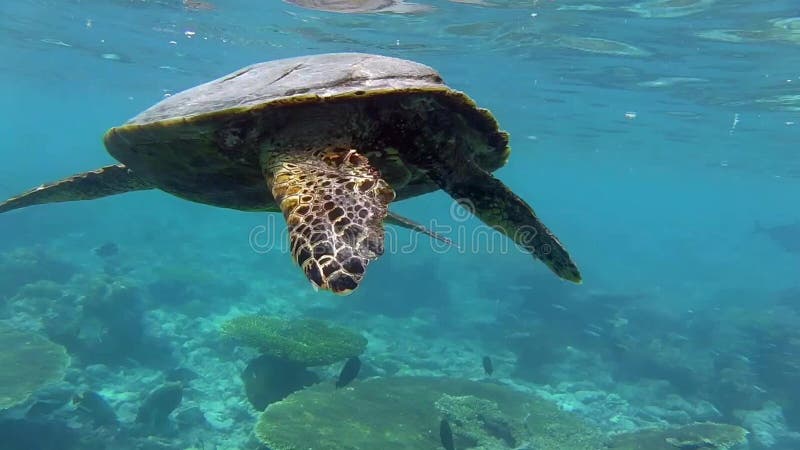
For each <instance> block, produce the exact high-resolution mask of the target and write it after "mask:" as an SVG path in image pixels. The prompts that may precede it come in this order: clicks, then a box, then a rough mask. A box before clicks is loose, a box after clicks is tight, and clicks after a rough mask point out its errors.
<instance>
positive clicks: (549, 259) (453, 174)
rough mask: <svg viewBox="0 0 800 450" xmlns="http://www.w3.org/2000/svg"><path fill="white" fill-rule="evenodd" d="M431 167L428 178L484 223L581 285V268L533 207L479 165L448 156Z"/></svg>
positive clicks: (561, 275) (563, 276)
mask: <svg viewBox="0 0 800 450" xmlns="http://www.w3.org/2000/svg"><path fill="white" fill-rule="evenodd" d="M441 154H442V155H447V157H446V158H442V159H439V160H438V164H435V166H434V167H429V170H428V175H429V176H430V177H431V178H433V179H434V180H435V181H436V183H437V184H438V185H439V186H440V187H441V188H442V189H443V190H444V191H446V192H447V193H448V194H450V196H451V197H453V199H455V200H456V201H457V202H459V203H460V204H461V205H462V206H463V207H465V208H467V209H468V210H470V212H472V213H473V214H475V215H476V216H477V217H478V218H479V219H481V220H482V221H483V222H484V223H486V224H487V225H489V226H491V227H492V228H494V229H496V230H498V231H500V232H501V233H503V234H505V235H506V236H508V237H509V238H511V239H512V240H513V241H514V242H516V243H517V244H518V245H519V246H520V247H522V248H524V249H525V250H527V251H528V252H530V253H532V254H533V255H534V256H535V257H536V258H538V259H540V260H541V261H542V262H544V263H545V264H546V265H547V266H548V267H549V268H550V270H552V271H553V272H554V273H555V274H556V275H558V276H559V277H561V278H563V279H565V280H569V281H572V282H575V283H580V282H581V274H580V271H579V270H578V267H577V266H576V265H575V263H574V262H573V261H572V258H571V257H570V255H569V253H568V252H567V250H566V249H565V248H564V246H563V245H562V244H561V242H559V240H558V238H556V236H555V235H554V234H553V233H552V232H551V231H550V230H549V229H548V228H547V227H546V226H545V225H544V224H543V223H542V222H541V221H540V220H539V218H538V217H536V213H534V211H533V208H531V207H530V205H528V204H527V203H526V202H525V201H524V200H522V199H521V198H520V197H519V196H517V195H516V194H514V193H513V192H512V191H511V190H510V189H509V188H508V186H506V185H505V184H503V182H502V181H500V180H498V179H497V178H495V177H494V176H492V174H490V173H488V172H486V171H485V170H483V169H481V168H480V167H478V165H477V164H475V163H474V162H472V161H471V160H468V159H466V158H464V157H462V156H460V155H459V154H458V153H457V152H455V151H454V152H452V153H448V152H447V151H446V150H444V151H443V152H442V153H441Z"/></svg>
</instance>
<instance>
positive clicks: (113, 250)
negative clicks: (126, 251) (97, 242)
mask: <svg viewBox="0 0 800 450" xmlns="http://www.w3.org/2000/svg"><path fill="white" fill-rule="evenodd" d="M92 251H93V252H94V254H95V255H97V256H99V257H101V258H110V257H112V256H114V255H116V254H117V253H119V247H118V246H117V244H115V243H113V242H106V243H105V244H103V245H101V246H100V247H96V248H95V249H94V250H92Z"/></svg>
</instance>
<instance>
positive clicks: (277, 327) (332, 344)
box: [222, 315, 367, 367]
mask: <svg viewBox="0 0 800 450" xmlns="http://www.w3.org/2000/svg"><path fill="white" fill-rule="evenodd" d="M222 334H223V335H225V336H227V337H230V338H232V339H235V340H236V341H238V342H241V343H242V344H244V345H247V346H250V347H254V348H256V349H257V350H259V351H260V352H261V353H263V354H266V355H271V356H275V357H277V358H282V359H285V360H287V361H291V362H294V363H297V364H301V365H303V366H306V367H311V366H325V365H328V364H333V363H335V362H337V361H341V360H343V359H347V358H349V357H351V356H358V355H360V354H361V353H363V352H364V349H365V348H366V347H367V340H366V339H365V338H364V337H363V336H361V335H360V334H358V333H356V332H354V331H351V330H349V329H347V328H343V327H338V326H332V325H329V324H328V323H326V322H324V321H321V320H314V319H301V320H283V319H278V318H275V317H269V316H261V315H252V316H241V317H236V318H234V319H231V320H229V321H228V322H226V323H224V324H223V325H222Z"/></svg>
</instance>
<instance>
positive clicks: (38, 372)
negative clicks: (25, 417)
mask: <svg viewBox="0 0 800 450" xmlns="http://www.w3.org/2000/svg"><path fill="white" fill-rule="evenodd" d="M0 349H2V350H0V367H2V370H0V410H2V409H6V408H10V407H12V406H14V405H17V404H19V403H22V402H24V401H26V400H27V399H28V398H29V397H30V396H31V394H33V393H34V392H35V391H36V390H37V389H39V388H41V387H42V386H45V385H47V384H49V383H53V382H56V381H58V380H60V379H62V378H63V377H64V374H65V371H66V368H67V366H68V365H69V356H68V355H67V352H66V350H65V349H64V347H62V346H60V345H58V344H54V343H53V342H51V341H49V340H48V339H46V338H45V337H43V336H40V335H38V334H36V333H30V332H25V331H17V330H14V329H11V328H6V327H5V326H0Z"/></svg>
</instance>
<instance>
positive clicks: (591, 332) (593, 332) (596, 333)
mask: <svg viewBox="0 0 800 450" xmlns="http://www.w3.org/2000/svg"><path fill="white" fill-rule="evenodd" d="M583 333H584V334H588V335H589V336H593V337H596V338H599V337H603V335H602V334H600V333H598V332H597V331H594V330H589V329H584V330H583Z"/></svg>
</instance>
